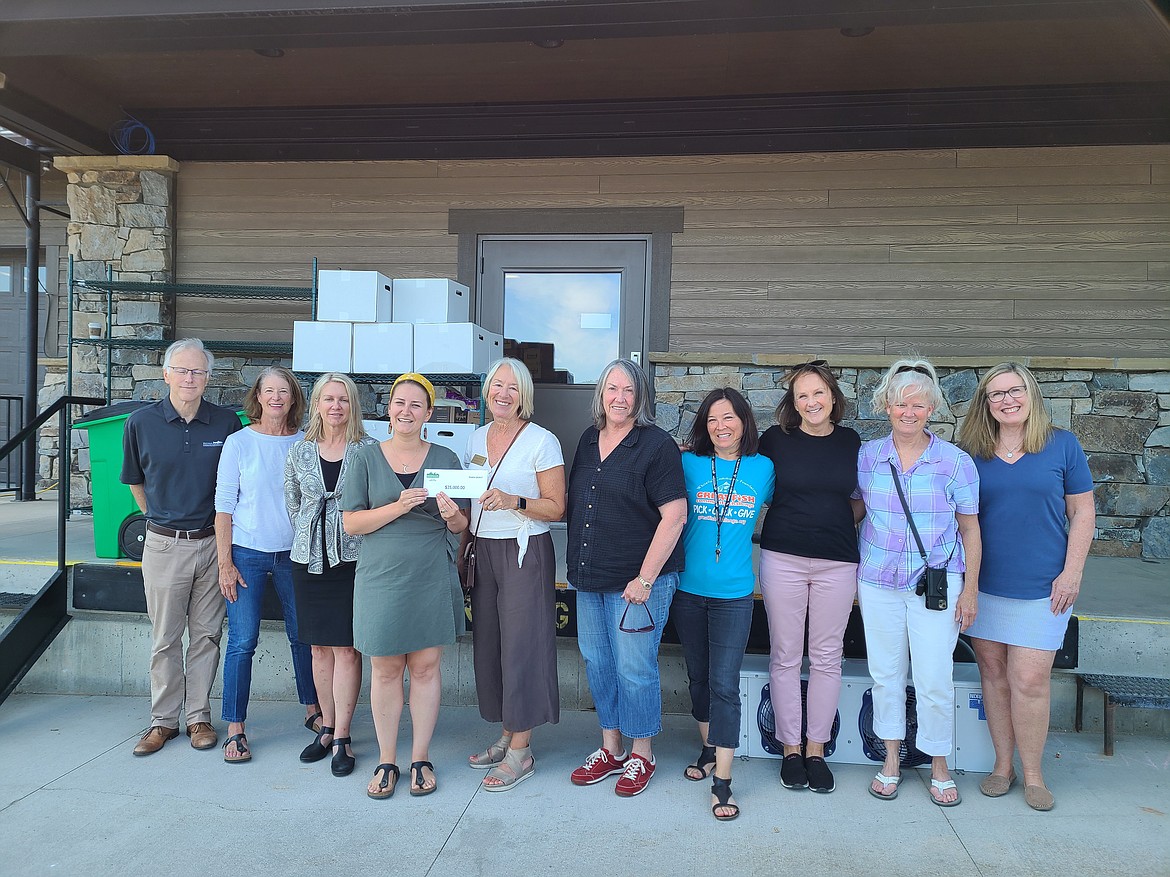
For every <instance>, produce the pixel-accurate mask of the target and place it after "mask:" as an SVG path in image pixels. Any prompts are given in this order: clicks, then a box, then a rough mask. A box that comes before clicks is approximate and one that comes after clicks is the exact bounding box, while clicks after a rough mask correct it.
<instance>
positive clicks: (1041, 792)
mask: <svg viewBox="0 0 1170 877" xmlns="http://www.w3.org/2000/svg"><path fill="white" fill-rule="evenodd" d="M1024 800H1025V801H1026V802H1027V804H1028V806H1029V807H1031V808H1032V809H1033V810H1040V811H1047V810H1051V809H1052V808H1053V807H1054V806H1055V805H1056V800H1055V799H1054V798H1053V797H1052V792H1050V791H1048V789H1046V788H1045V787H1044V786H1024Z"/></svg>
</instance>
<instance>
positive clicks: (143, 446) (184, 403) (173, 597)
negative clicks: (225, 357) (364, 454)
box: [122, 338, 240, 755]
mask: <svg viewBox="0 0 1170 877" xmlns="http://www.w3.org/2000/svg"><path fill="white" fill-rule="evenodd" d="M214 362H215V359H214V357H213V356H212V355H211V353H210V352H209V351H208V350H207V349H206V348H205V347H204V346H203V342H202V341H200V340H199V339H198V338H184V339H182V340H181V341H176V342H175V343H174V344H172V345H171V346H170V347H169V348H167V352H166V356H165V357H164V358H163V380H164V381H165V382H166V385H167V387H168V388H169V393H168V394H167V395H166V396H164V397H163V398H162V399H160V400H159V401H158V402H154V403H151V404H149V405H144V406H143V407H142V408H140V409H139V410H137V411H135V412H134V413H133V414H131V415H130V417H129V419H127V421H126V429H125V434H124V436H123V461H122V483H124V484H127V485H129V487H130V492H131V493H132V494H133V495H134V499H135V500H136V501H137V503H138V507H139V508H140V509H142V512H143V514H145V515H146V520H147V524H146V541H145V544H144V546H143V552H142V581H143V584H144V586H145V588H146V612H147V615H149V616H150V625H151V648H150V701H151V704H150V711H151V719H150V728H149V729H148V730H147V731H146V733H145V734H143V735H142V739H141V740H139V741H138V745H137V746H135V747H134V754H135V755H150V754H152V753H154V752H158V750H160V749H162V747H163V745H164V744H165V743H166V742H167V741H168V740H171V739H173V738H174V737H177V736H179V713H180V711H181V710H182V709H183V707H184V704H185V706H186V714H187V736H188V737H190V738H191V746H192V747H194V748H195V749H212V748H214V747H215V745H216V743H218V742H219V739H218V737H217V736H216V733H215V729H214V728H213V727H212V726H211V703H210V695H211V684H212V682H214V680H215V673H216V670H217V669H218V667H219V639H220V635H221V633H222V630H223V616H224V602H223V596H222V595H221V594H220V591H219V565H218V563H217V556H216V548H215V527H214V526H213V523H214V521H215V472H216V468H217V466H218V465H219V454H220V451H221V450H222V449H223V442H224V439H226V438H227V437H228V436H229V435H231V434H232V433H233V432H235V431H236V430H237V429H239V428H240V420H239V417H237V416H236V414H235V413H234V412H233V411H231V410H230V409H228V408H222V407H220V406H219V405H213V404H211V403H210V402H208V401H207V400H205V399H204V398H203V393H204V391H205V390H206V389H207V381H208V378H209V376H210V375H211V368H212V365H213V364H214ZM184 628H186V629H187V632H188V640H189V642H188V645H187V656H186V666H185V668H184V662H183V630H184Z"/></svg>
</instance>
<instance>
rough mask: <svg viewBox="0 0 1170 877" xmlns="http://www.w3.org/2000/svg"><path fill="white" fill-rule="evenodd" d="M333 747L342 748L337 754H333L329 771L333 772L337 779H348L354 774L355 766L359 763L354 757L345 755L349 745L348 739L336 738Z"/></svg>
mask: <svg viewBox="0 0 1170 877" xmlns="http://www.w3.org/2000/svg"><path fill="white" fill-rule="evenodd" d="M333 745H334V746H335V747H336V746H340V747H341V748H340V749H338V750H337V751H336V752H334V753H333V761H331V762H330V763H329V769H330V770H331V771H333V775H334V776H335V777H347V776H349V775H350V774H351V773H353V766H354V765H355V764H356V763H357V759H356V758H354V757H353V756H352V755H346V754H345V747H346V746H348V745H349V738H348V737H336V738H334V740H333Z"/></svg>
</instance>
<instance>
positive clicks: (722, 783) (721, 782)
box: [711, 776, 739, 822]
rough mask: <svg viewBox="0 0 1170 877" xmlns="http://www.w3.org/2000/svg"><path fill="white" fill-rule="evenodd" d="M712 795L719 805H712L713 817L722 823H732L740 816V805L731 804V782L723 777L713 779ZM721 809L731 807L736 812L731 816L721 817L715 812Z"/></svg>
mask: <svg viewBox="0 0 1170 877" xmlns="http://www.w3.org/2000/svg"><path fill="white" fill-rule="evenodd" d="M711 794H712V795H714V796H715V800H716V801H718V802H719V803H717V804H714V805H712V807H711V815H712V816H714V817H715V818H716V819H718V820H719V821H720V822H730V821H731V820H733V819H735V818H736V817H738V816H739V805H738V804H732V803H731V780H729V779H727V780H725V779H723V778H722V777H716V776H713V777H711ZM720 807H730V808H731V809H732V810H734V811H735V812H734V813H732V814H731V815H730V816H727V815H724V816H720V815H719V814H718V813H716V812H715V811H716V810H718V809H719V808H720Z"/></svg>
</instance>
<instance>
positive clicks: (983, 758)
mask: <svg viewBox="0 0 1170 877" xmlns="http://www.w3.org/2000/svg"><path fill="white" fill-rule="evenodd" d="M954 677H955V745H954V749H953V750H952V752H951V756H950V757H949V758H948V759H947V763H948V765H949V766H950V767H952V768H955V769H958V770H969V771H975V772H987V771H990V770H991V768H992V765H993V764H994V762H995V753H994V750H993V748H992V746H991V738H990V736H989V735H988V733H987V721H986V718H985V717H984V716H983V710H982V706H983V692H982V689H981V688H980V686H979V671H978V669H977V668H976V666H975V665H974V664H956V665H955V673H954ZM801 679H804V680H807V679H808V662H807V659H806V661H805V663H804V666H803V667H802V668H801ZM769 682H770V679H769V676H768V656H767V655H745V656H744V660H743V667H742V669H741V670H740V680H739V699H740V707H741V709H740V748H739V754H740V755H747V756H749V757H753V758H780V757H781V755H782V753H783V750H782V749H781V748H780V747H779V746H778V745H776V741H775V740H774V738H772V737H771V736H770V735H769V734H768V731H769V730H770V728H774V727H775V726H774V724H771V722H772V721H774V720H773V719H772V718H771V712H772V709H771V704H770V703H765V698H768V697H770V694H769V691H768V684H769ZM871 688H873V680H872V679H871V678H870V676H869V667H868V664H867V663H866V662H865V661H858V660H852V659H850V660H846V661H844V662H842V667H841V695H840V698H839V700H838V702H837V722H834V733H833V736H832V739H831V740H830V741H829V743H828V744H826V746H825V752H826V756H825V760H826V761H828V762H830V763H838V764H875V763H878V762H880V758H879V759H878V762H875V761H874V760H873V759H871V758H869V757H868V756H867V755H866V752H865V749H866V746H865V745H864V742H863V731H862V727H861V724H862V713H863V710H865V708H866V701H867V698H866V694H867V693H868V692H869V691H870V689H871ZM866 711H868V710H866ZM761 719H763V721H761ZM871 751H872V750H871Z"/></svg>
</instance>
